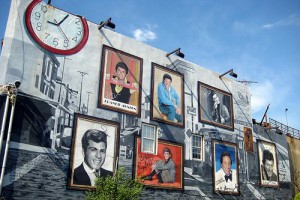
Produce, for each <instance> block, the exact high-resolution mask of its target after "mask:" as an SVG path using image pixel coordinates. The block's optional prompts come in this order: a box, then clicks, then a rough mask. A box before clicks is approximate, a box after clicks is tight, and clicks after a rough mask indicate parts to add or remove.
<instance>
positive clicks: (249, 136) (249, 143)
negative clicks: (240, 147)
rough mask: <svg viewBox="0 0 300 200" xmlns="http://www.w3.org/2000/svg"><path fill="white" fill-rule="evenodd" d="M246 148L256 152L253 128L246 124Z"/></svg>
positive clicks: (248, 150)
mask: <svg viewBox="0 0 300 200" xmlns="http://www.w3.org/2000/svg"><path fill="white" fill-rule="evenodd" d="M244 148H245V151H247V152H251V153H253V152H254V144H253V134H252V128H251V127H246V126H244Z"/></svg>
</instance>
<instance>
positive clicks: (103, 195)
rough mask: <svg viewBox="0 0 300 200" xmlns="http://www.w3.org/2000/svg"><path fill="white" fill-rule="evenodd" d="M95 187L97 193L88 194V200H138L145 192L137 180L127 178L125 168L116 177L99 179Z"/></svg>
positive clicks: (89, 192)
mask: <svg viewBox="0 0 300 200" xmlns="http://www.w3.org/2000/svg"><path fill="white" fill-rule="evenodd" d="M95 185H96V191H88V192H86V197H85V198H86V199H87V200H102V199H103V200H104V199H105V200H137V199H139V197H140V196H141V193H142V190H143V185H142V184H141V183H139V181H138V180H137V179H134V180H132V179H131V178H129V177H127V176H126V173H125V169H124V167H121V168H120V169H119V170H118V171H117V173H116V174H115V176H108V177H105V178H104V177H101V178H97V179H96V182H95Z"/></svg>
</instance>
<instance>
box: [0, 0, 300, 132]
mask: <svg viewBox="0 0 300 200" xmlns="http://www.w3.org/2000/svg"><path fill="white" fill-rule="evenodd" d="M10 2H11V1H10V0H1V7H0V17H1V18H0V38H1V39H2V38H3V37H4V31H5V27H6V21H7V15H8V10H9V6H10ZM87 2H88V3H87ZM52 5H54V6H55V7H58V8H61V9H63V10H65V11H68V12H71V13H74V14H79V15H82V16H84V17H85V18H86V19H87V20H89V21H91V22H94V23H99V22H100V21H104V20H106V19H108V18H109V17H112V21H113V22H114V23H115V24H116V29H115V31H116V32H118V33H120V34H123V35H126V36H128V37H131V38H135V39H136V40H139V41H142V42H144V43H146V44H148V45H150V46H153V47H156V48H158V49H161V50H163V51H166V52H169V51H172V50H174V49H176V48H178V47H181V49H182V52H183V53H184V54H185V59H186V60H187V61H190V62H193V63H195V64H198V65H200V66H203V67H205V68H208V69H211V70H213V71H215V72H217V73H220V74H222V73H223V72H225V71H227V70H228V69H231V68H233V69H234V71H235V72H236V73H237V74H238V75H239V77H238V78H237V80H241V81H244V80H246V81H254V82H258V83H252V84H250V88H251V92H252V114H253V118H255V119H257V121H260V120H261V119H262V117H263V114H264V112H265V110H266V108H267V105H268V104H269V103H270V108H269V110H268V117H270V118H272V119H275V120H277V121H280V122H282V123H284V124H286V123H287V121H288V125H289V126H291V127H293V128H296V129H300V117H299V114H300V102H299V101H300V81H299V80H298V79H299V78H300V66H299V65H300V1H298V0H284V1H282V0H226V1H225V0H219V1H209V0H184V1H179V0H172V1H171V0H165V1H161V0H151V1H149V0H139V1H135V0H117V1H113V0H112V1H98V0H89V1H79V0H73V1H70V0H52ZM286 108H288V111H287V112H285V109H286ZM286 116H287V120H286Z"/></svg>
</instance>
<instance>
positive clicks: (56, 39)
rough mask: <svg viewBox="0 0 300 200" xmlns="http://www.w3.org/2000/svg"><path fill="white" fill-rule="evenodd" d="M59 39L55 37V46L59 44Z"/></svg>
mask: <svg viewBox="0 0 300 200" xmlns="http://www.w3.org/2000/svg"><path fill="white" fill-rule="evenodd" d="M58 41H59V39H58V38H54V39H53V45H54V46H57V45H58Z"/></svg>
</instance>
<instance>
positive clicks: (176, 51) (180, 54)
mask: <svg viewBox="0 0 300 200" xmlns="http://www.w3.org/2000/svg"><path fill="white" fill-rule="evenodd" d="M173 53H175V54H176V55H177V56H179V57H180V58H184V54H183V53H182V52H180V48H178V49H176V50H174V51H172V52H170V53H167V54H166V57H168V56H169V55H171V54H173Z"/></svg>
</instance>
